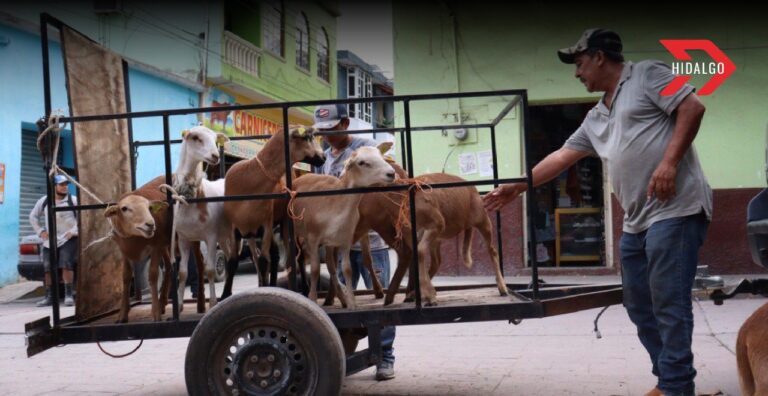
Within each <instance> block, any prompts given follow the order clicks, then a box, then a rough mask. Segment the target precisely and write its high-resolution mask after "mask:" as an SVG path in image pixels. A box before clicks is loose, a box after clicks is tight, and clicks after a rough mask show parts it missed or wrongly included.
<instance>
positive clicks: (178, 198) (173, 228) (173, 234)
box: [158, 184, 189, 254]
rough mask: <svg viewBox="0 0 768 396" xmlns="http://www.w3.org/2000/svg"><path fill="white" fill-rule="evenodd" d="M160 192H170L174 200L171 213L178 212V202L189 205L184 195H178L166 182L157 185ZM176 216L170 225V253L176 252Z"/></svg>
mask: <svg viewBox="0 0 768 396" xmlns="http://www.w3.org/2000/svg"><path fill="white" fill-rule="evenodd" d="M158 188H159V189H160V192H162V193H165V194H167V193H168V192H170V193H171V198H172V199H173V200H174V201H176V204H175V205H174V206H173V213H174V214H178V213H179V204H184V205H189V203H188V202H187V200H186V199H185V198H184V196H182V195H179V193H178V192H176V190H175V189H174V188H173V187H171V186H169V185H167V184H161V185H160V186H159V187H158ZM177 218H178V216H174V217H173V224H172V225H171V254H176V253H175V252H176V220H177Z"/></svg>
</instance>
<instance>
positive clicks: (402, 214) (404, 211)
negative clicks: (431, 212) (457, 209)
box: [393, 178, 432, 248]
mask: <svg viewBox="0 0 768 396" xmlns="http://www.w3.org/2000/svg"><path fill="white" fill-rule="evenodd" d="M396 183H398V184H408V185H410V187H408V191H409V192H410V191H411V190H413V189H416V190H417V191H416V192H422V193H431V192H432V186H430V185H429V184H428V183H426V182H424V181H422V180H419V179H417V178H411V179H398V180H397V181H396ZM425 186H426V187H427V188H428V189H429V191H424V187H425ZM400 195H401V199H400V204H399V205H398V206H399V209H398V213H397V222H396V223H395V246H394V247H395V248H398V247H400V243H401V242H402V239H403V227H410V226H411V221H410V218H409V216H410V211H409V209H408V200H407V199H406V198H407V194H405V193H400ZM427 199H428V198H427ZM393 203H395V202H393ZM395 204H396V205H397V203H395Z"/></svg>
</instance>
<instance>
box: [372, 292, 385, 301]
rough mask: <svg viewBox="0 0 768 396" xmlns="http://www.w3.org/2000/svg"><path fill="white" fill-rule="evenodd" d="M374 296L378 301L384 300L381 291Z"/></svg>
mask: <svg viewBox="0 0 768 396" xmlns="http://www.w3.org/2000/svg"><path fill="white" fill-rule="evenodd" d="M373 294H374V296H375V297H376V299H377V300H381V299H382V298H384V292H380V291H379V292H374V293H373Z"/></svg>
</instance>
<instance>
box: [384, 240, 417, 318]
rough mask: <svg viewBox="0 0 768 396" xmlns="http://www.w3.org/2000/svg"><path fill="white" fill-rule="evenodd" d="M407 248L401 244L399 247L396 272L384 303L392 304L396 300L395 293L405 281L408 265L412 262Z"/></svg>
mask: <svg viewBox="0 0 768 396" xmlns="http://www.w3.org/2000/svg"><path fill="white" fill-rule="evenodd" d="M406 249H408V248H407V247H405V246H401V247H400V248H399V249H397V268H395V273H394V274H393V275H392V280H391V281H390V282H389V287H388V288H387V295H386V296H385V297H384V305H389V304H392V302H393V301H395V295H396V294H397V292H398V290H399V289H400V283H402V281H403V277H404V276H405V271H407V270H408V265H409V264H410V263H411V255H410V254H409V253H407V252H406ZM409 283H410V280H409Z"/></svg>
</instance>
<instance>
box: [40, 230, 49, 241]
mask: <svg viewBox="0 0 768 396" xmlns="http://www.w3.org/2000/svg"><path fill="white" fill-rule="evenodd" d="M40 239H42V240H43V241H47V240H48V231H43V232H41V233H40Z"/></svg>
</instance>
